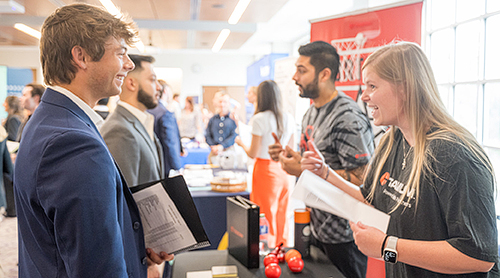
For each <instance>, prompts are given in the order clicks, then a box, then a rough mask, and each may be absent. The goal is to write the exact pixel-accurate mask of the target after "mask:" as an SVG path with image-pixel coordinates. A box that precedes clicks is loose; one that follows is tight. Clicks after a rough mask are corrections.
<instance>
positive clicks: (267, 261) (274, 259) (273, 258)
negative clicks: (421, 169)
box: [264, 254, 279, 266]
mask: <svg viewBox="0 0 500 278" xmlns="http://www.w3.org/2000/svg"><path fill="white" fill-rule="evenodd" d="M278 262H279V260H278V258H277V257H276V255H274V254H268V255H267V256H266V257H264V266H267V265H269V264H270V263H276V264H277V263H278Z"/></svg>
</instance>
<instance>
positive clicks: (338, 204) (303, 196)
mask: <svg viewBox="0 0 500 278" xmlns="http://www.w3.org/2000/svg"><path fill="white" fill-rule="evenodd" d="M292 197H293V198H295V199H299V200H302V201H303V202H304V203H305V204H306V205H307V206H309V207H312V208H317V209H321V210H324V211H326V212H329V213H332V214H335V215H337V216H339V217H342V218H345V219H347V220H350V221H353V222H358V221H361V222H362V223H363V224H365V225H368V226H373V227H375V228H377V229H379V230H381V231H382V232H384V233H386V232H387V226H388V225H389V219H390V218H391V217H390V215H388V214H386V213H383V212H381V211H379V210H377V209H375V208H373V207H371V206H369V205H367V204H365V203H363V202H360V201H358V200H357V199H355V198H353V197H351V196H350V195H349V194H347V193H345V192H344V191H342V190H340V189H338V188H337V187H336V186H334V185H332V184H330V183H329V182H327V181H325V180H323V179H322V178H320V177H318V176H317V175H315V174H313V173H311V172H310V171H307V170H305V171H303V172H302V175H300V178H299V180H298V181H297V184H296V185H295V189H294V190H293V192H292Z"/></svg>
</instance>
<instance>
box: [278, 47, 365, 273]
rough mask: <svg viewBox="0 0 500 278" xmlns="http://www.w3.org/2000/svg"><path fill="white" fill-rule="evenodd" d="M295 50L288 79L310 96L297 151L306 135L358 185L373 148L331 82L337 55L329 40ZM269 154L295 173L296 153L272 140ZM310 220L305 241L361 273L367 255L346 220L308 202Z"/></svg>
mask: <svg viewBox="0 0 500 278" xmlns="http://www.w3.org/2000/svg"><path fill="white" fill-rule="evenodd" d="M299 54H300V57H299V58H298V60H297V62H296V64H295V65H296V67H297V71H296V73H295V75H294V76H293V80H295V83H296V84H297V85H298V86H299V90H300V96H301V97H305V98H310V99H312V100H313V102H314V103H313V105H311V107H310V108H309V109H308V110H307V112H306V114H305V115H304V118H303V120H302V134H301V138H300V149H301V153H303V152H304V151H306V150H307V141H308V140H314V143H315V144H316V146H317V147H318V150H320V151H321V153H322V154H323V156H324V157H325V161H326V163H327V164H328V165H329V166H330V167H331V168H332V169H334V170H335V171H336V172H337V173H339V174H340V175H341V176H342V177H344V178H345V179H346V180H348V181H350V182H352V183H354V184H357V185H360V184H361V183H362V180H363V174H364V170H365V167H366V165H367V164H368V162H369V160H370V158H371V155H372V153H373V149H374V144H373V132H372V129H371V126H370V122H369V121H368V118H367V117H366V115H365V114H363V112H361V109H360V108H359V107H358V105H357V104H356V102H354V101H353V100H352V99H351V98H350V97H348V96H346V95H345V94H344V93H342V92H338V91H337V90H336V88H335V79H336V77H337V74H338V69H339V55H338V54H337V51H336V50H335V48H334V47H333V46H332V45H330V44H328V43H326V42H321V41H316V42H312V43H309V44H306V45H303V46H301V47H300V48H299ZM269 154H270V155H271V157H272V158H273V160H279V161H280V162H281V165H282V167H283V169H284V170H285V171H287V172H288V173H289V174H291V175H295V176H300V174H301V172H302V171H301V169H300V159H301V155H300V154H299V153H297V152H294V151H293V150H292V149H291V148H289V147H288V146H287V147H286V149H284V150H283V148H282V146H281V145H280V144H274V145H271V146H269ZM311 226H312V235H313V236H312V240H311V243H312V244H313V245H315V246H317V247H318V248H320V249H321V250H322V251H323V252H324V253H325V254H326V255H327V256H328V257H329V258H330V260H331V261H332V263H333V264H335V266H337V268H338V269H339V270H340V271H341V272H342V273H343V274H344V275H345V276H346V277H365V276H366V266H367V257H366V256H365V255H363V254H362V253H361V252H360V251H359V250H358V248H357V246H356V245H355V244H354V239H353V237H352V231H351V229H350V227H349V222H348V220H346V219H343V218H340V217H338V216H336V215H333V214H330V213H327V212H325V211H322V210H319V209H314V208H311Z"/></svg>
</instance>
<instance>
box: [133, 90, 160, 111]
mask: <svg viewBox="0 0 500 278" xmlns="http://www.w3.org/2000/svg"><path fill="white" fill-rule="evenodd" d="M137 100H138V101H139V102H140V103H142V104H144V106H146V108H147V109H153V108H155V107H156V106H157V105H158V101H156V99H155V97H154V96H150V95H148V94H147V93H146V92H145V91H144V90H143V89H142V88H141V87H139V92H138V93H137Z"/></svg>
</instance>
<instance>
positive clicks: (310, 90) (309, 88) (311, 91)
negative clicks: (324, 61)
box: [295, 75, 319, 99]
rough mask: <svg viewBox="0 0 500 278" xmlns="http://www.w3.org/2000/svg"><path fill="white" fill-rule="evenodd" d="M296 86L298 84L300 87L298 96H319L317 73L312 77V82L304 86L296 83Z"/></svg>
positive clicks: (312, 97)
mask: <svg viewBox="0 0 500 278" xmlns="http://www.w3.org/2000/svg"><path fill="white" fill-rule="evenodd" d="M295 84H297V83H295ZM297 86H300V88H302V92H301V93H300V94H299V96H300V97H302V98H310V99H315V98H318V97H319V87H318V75H316V76H315V77H314V80H313V82H311V83H309V84H307V85H306V86H305V87H303V86H302V85H299V84H297Z"/></svg>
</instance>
